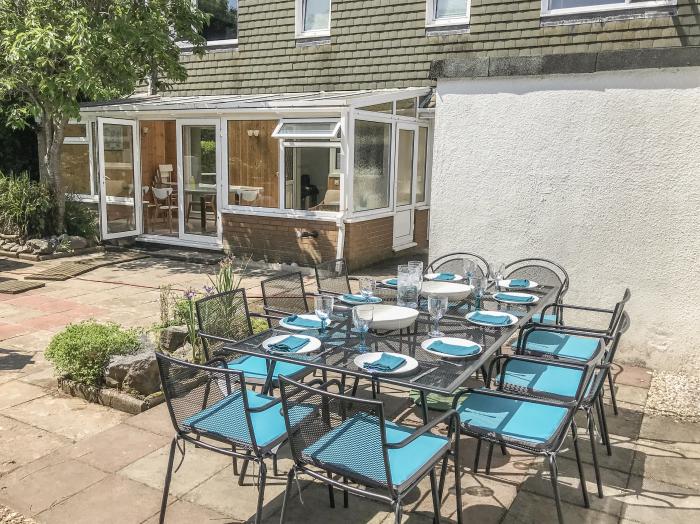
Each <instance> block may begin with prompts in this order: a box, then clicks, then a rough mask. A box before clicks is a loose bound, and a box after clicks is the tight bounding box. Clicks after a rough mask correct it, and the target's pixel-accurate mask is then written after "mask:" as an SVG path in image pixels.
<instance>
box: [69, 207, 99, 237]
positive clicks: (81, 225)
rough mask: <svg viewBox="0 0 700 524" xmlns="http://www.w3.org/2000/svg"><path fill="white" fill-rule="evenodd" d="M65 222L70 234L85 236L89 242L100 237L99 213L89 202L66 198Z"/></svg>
mask: <svg viewBox="0 0 700 524" xmlns="http://www.w3.org/2000/svg"><path fill="white" fill-rule="evenodd" d="M64 222H65V224H66V233H68V234H69V235H78V236H81V237H84V238H85V239H86V240H88V241H89V242H93V241H96V240H98V239H99V235H100V232H99V228H98V225H97V214H96V213H95V211H93V210H92V209H91V208H90V206H89V205H88V204H84V203H82V202H76V201H75V200H70V199H66V211H65V215H64Z"/></svg>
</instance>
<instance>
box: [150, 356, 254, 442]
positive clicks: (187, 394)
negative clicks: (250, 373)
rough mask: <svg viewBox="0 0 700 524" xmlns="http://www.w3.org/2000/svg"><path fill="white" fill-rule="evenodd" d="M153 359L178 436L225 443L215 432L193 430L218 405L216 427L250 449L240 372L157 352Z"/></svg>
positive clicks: (245, 396)
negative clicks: (223, 429) (211, 439)
mask: <svg viewBox="0 0 700 524" xmlns="http://www.w3.org/2000/svg"><path fill="white" fill-rule="evenodd" d="M156 359H157V361H158V370H159V373H160V380H161V383H162V385H163V393H164V394H165V401H166V403H167V405H168V411H169V412H170V418H171V420H172V423H173V426H174V428H175V431H177V433H178V434H179V435H181V436H184V437H185V438H188V437H189V439H193V438H196V437H198V435H200V434H201V435H203V436H208V437H211V438H214V439H215V440H219V441H227V440H229V439H228V438H227V437H226V435H222V434H220V433H218V432H206V431H203V430H202V429H199V430H198V429H196V427H197V426H198V424H197V422H198V421H200V420H202V419H203V418H204V417H203V416H202V415H201V414H202V412H204V411H205V410H207V409H208V408H211V407H212V406H214V405H215V404H218V405H219V406H221V407H222V409H218V411H217V413H216V416H217V423H218V424H217V426H220V427H222V428H224V427H225V428H227V431H226V433H227V434H229V435H231V434H233V435H237V436H238V437H239V438H238V439H236V442H237V443H238V444H240V443H241V442H243V443H247V444H249V446H247V447H250V448H251V449H253V448H254V447H255V446H256V443H255V434H254V432H253V431H252V430H251V428H252V422H251V419H250V413H249V411H248V410H249V406H248V395H247V394H245V395H243V394H241V393H242V392H243V391H247V389H246V386H245V379H244V377H243V373H242V372H240V371H236V370H231V369H225V368H221V367H209V366H202V365H199V364H192V363H191V362H185V361H183V360H178V359H175V358H172V357H170V356H166V355H163V354H162V353H158V352H156ZM224 399H226V400H224ZM222 401H223V402H222ZM224 404H225V407H226V409H223V405H224ZM215 409H216V408H215ZM198 415H200V416H199V417H198ZM232 428H233V430H232ZM229 449H230V448H229Z"/></svg>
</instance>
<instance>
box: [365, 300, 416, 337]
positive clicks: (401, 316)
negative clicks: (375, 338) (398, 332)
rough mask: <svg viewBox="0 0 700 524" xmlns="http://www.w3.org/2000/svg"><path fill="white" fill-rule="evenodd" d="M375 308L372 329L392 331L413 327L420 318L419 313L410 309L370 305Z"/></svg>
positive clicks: (389, 305) (371, 323) (386, 305)
mask: <svg viewBox="0 0 700 524" xmlns="http://www.w3.org/2000/svg"><path fill="white" fill-rule="evenodd" d="M368 305H370V306H372V307H373V308H374V312H373V315H372V317H373V318H372V322H370V327H371V328H372V329H379V330H381V331H391V330H394V329H404V328H407V327H409V326H412V325H413V323H414V322H415V321H416V318H418V311H417V310H415V309H412V308H410V307H403V306H394V305H391V304H368Z"/></svg>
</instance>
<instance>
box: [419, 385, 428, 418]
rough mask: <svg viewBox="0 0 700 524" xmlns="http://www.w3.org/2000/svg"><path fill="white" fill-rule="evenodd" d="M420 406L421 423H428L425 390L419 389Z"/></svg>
mask: <svg viewBox="0 0 700 524" xmlns="http://www.w3.org/2000/svg"><path fill="white" fill-rule="evenodd" d="M420 406H421V410H422V412H423V424H427V423H428V399H427V398H426V395H425V391H423V390H422V389H421V390H420Z"/></svg>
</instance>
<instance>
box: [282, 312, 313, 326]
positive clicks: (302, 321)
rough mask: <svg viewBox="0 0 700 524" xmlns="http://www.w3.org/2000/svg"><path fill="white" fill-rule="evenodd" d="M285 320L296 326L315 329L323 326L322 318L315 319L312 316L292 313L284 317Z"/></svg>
mask: <svg viewBox="0 0 700 524" xmlns="http://www.w3.org/2000/svg"><path fill="white" fill-rule="evenodd" d="M284 322H285V323H286V324H289V325H290V326H295V327H303V328H313V329H318V328H320V327H321V321H320V320H313V319H310V318H302V317H300V316H299V315H292V316H290V317H287V318H285V319H284Z"/></svg>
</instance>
